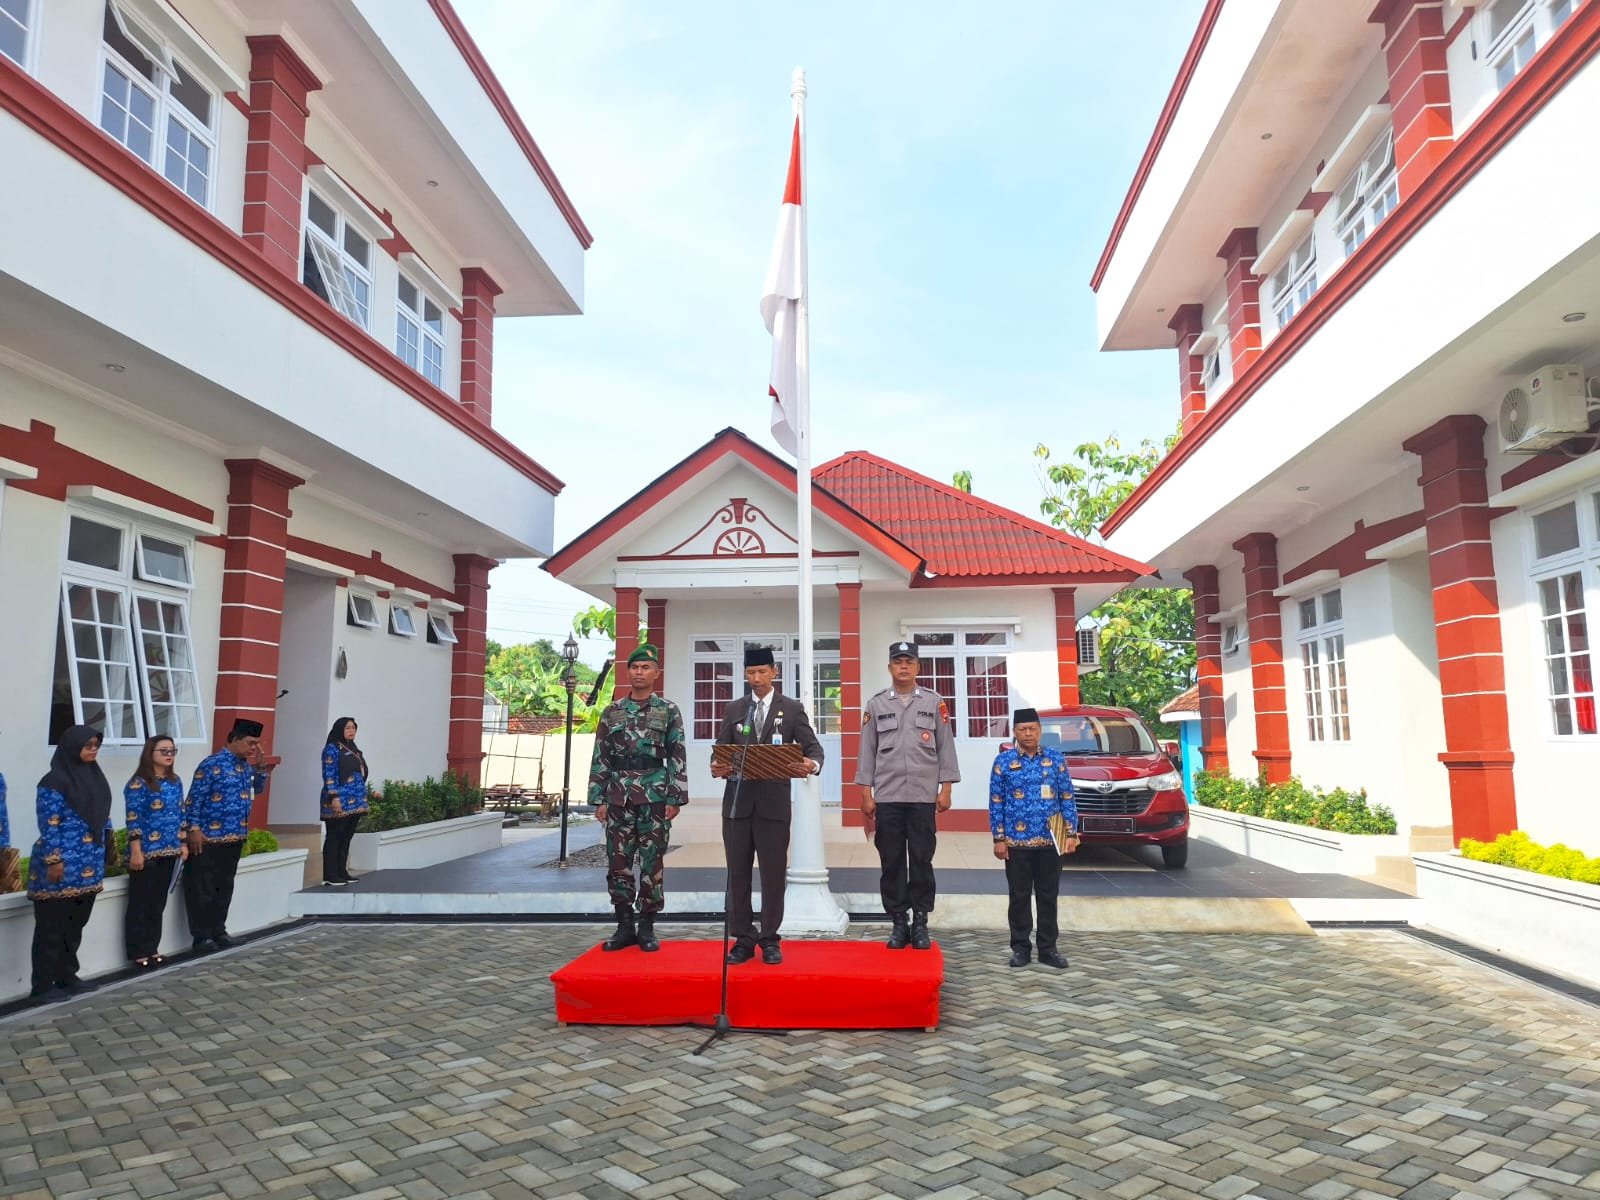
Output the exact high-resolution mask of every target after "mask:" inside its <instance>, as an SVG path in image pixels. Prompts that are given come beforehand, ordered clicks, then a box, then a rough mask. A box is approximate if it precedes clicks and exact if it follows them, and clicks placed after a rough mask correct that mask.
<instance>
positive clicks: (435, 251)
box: [0, 0, 590, 847]
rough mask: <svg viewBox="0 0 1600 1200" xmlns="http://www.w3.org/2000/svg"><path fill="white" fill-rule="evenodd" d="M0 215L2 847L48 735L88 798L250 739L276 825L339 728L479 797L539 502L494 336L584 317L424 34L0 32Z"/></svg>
mask: <svg viewBox="0 0 1600 1200" xmlns="http://www.w3.org/2000/svg"><path fill="white" fill-rule="evenodd" d="M0 180H3V182H0V229H4V230H5V231H6V233H5V236H4V237H0V504H3V507H0V611H3V612H4V614H5V618H6V627H7V630H8V634H7V636H5V637H4V638H0V679H3V680H4V681H5V687H4V690H3V692H0V770H3V771H4V773H5V774H6V776H7V777H8V779H9V781H10V783H11V788H12V801H11V819H12V824H13V830H14V834H13V836H14V839H15V840H16V841H17V842H19V843H20V844H22V845H23V846H24V847H25V846H26V845H27V844H28V843H29V842H30V841H31V840H32V837H33V821H34V818H33V805H32V801H31V786H30V785H31V784H32V781H33V780H35V779H37V778H38V777H39V776H40V775H41V774H42V773H43V772H44V770H45V767H46V765H47V764H48V762H49V759H50V754H51V744H52V739H53V735H54V733H55V732H56V731H58V730H59V729H60V728H62V727H64V726H65V725H68V724H71V723H73V722H75V721H82V722H87V723H89V724H93V725H96V726H98V727H100V728H102V729H103V730H104V732H105V738H106V744H105V752H104V753H103V754H102V756H101V761H102V763H103V764H104V766H105V768H106V771H107V774H108V775H109V776H110V777H111V778H112V779H113V780H114V781H115V783H116V784H117V785H118V790H119V791H120V784H121V781H122V780H123V779H124V778H126V777H127V775H128V773H129V771H130V769H131V768H132V766H133V764H134V762H135V759H136V756H137V753H138V751H139V748H140V745H141V743H142V741H143V739H144V738H145V736H146V735H147V734H149V733H152V732H162V733H171V734H172V735H174V736H175V737H176V738H177V739H178V741H179V743H180V760H179V761H180V766H181V765H182V764H184V763H187V764H188V765H189V766H190V767H192V766H193V765H194V763H195V762H197V761H198V760H199V758H200V757H202V756H203V755H205V754H207V753H209V752H210V750H211V749H212V748H213V747H214V746H216V745H218V744H219V743H220V741H221V739H222V737H223V735H224V734H225V733H226V731H227V729H228V728H229V726H230V725H231V723H232V721H233V719H234V717H235V716H237V715H250V716H254V717H258V718H261V719H263V720H265V721H266V722H267V724H268V726H269V729H268V735H267V736H268V745H269V747H270V748H271V751H272V752H273V753H274V754H275V755H277V756H279V757H280V758H281V759H282V764H283V765H282V767H281V769H280V770H279V772H278V774H277V776H276V782H275V783H274V784H273V786H272V788H271V789H270V797H269V800H268V803H269V804H270V808H269V807H268V803H264V804H263V805H262V806H261V808H260V810H259V811H258V812H257V814H256V818H257V820H258V822H260V823H265V822H266V821H267V820H268V819H270V821H271V823H272V824H273V825H274V826H275V827H278V828H293V827H296V826H300V827H305V826H315V823H316V820H317V795H318V775H317V756H318V751H319V749H320V747H321V744H322V742H323V740H324V738H325V736H326V734H327V731H328V728H329V726H330V725H331V724H332V721H333V719H334V718H335V717H338V716H342V715H353V716H355V717H356V718H357V719H358V720H359V722H360V724H361V742H362V744H363V747H364V748H365V750H366V751H367V753H368V756H369V759H370V761H371V762H372V764H373V767H374V770H375V771H376V772H377V773H380V774H382V775H386V776H390V777H393V778H420V777H422V776H424V775H429V774H431V775H436V776H437V775H439V774H440V773H441V772H442V771H443V770H444V769H445V768H446V766H447V765H449V766H453V767H455V768H456V769H458V770H462V771H467V772H469V773H470V772H474V771H476V769H477V763H478V759H479V756H480V753H481V750H480V740H481V739H480V726H481V721H482V718H483V683H482V675H483V645H484V604H485V594H486V589H487V575H488V572H489V570H490V568H491V567H493V566H494V564H495V562H496V561H497V560H499V559H503V558H508V557H518V556H533V555H541V554H545V553H548V551H549V549H550V544H551V541H552V504H553V500H554V497H555V495H556V493H557V492H558V491H559V490H560V487H561V485H560V482H559V481H558V480H557V479H556V478H555V477H554V476H553V475H552V474H551V473H550V472H549V471H547V470H546V469H545V468H544V467H542V466H540V465H539V463H537V462H535V461H534V459H533V458H531V457H530V456H529V455H528V454H527V453H526V452H525V451H523V450H522V449H521V448H519V447H517V446H515V445H512V444H511V443H510V442H508V441H507V440H506V439H505V437H504V436H502V435H501V434H500V433H498V432H496V430H495V428H494V426H493V424H492V423H491V419H490V418H491V407H492V404H491V395H492V388H491V383H492V347H493V337H494V321H495V318H496V317H497V316H498V317H507V316H528V315H536V314H544V313H575V312H577V311H579V309H580V307H581V305H582V301H583V252H584V248H585V247H586V246H587V245H588V243H589V240H590V239H589V235H588V233H587V231H586V230H585V229H584V226H583V223H582V222H581V220H580V219H579V218H578V216H577V214H576V212H575V211H574V210H573V208H572V205H571V203H570V202H569V201H568V199H567V197H566V196H565V194H564V193H563V192H562V189H561V186H560V184H559V182H558V181H557V180H556V178H555V176H554V175H553V173H552V172H551V170H550V167H549V165H548V164H547V163H546V162H545V160H544V158H543V156H542V155H541V154H540V152H539V150H538V147H537V146H536V145H535V144H534V142H533V139H532V138H531V137H530V136H529V134H528V131H527V129H526V128H525V127H524V126H523V124H522V122H521V121H520V120H519V118H518V117H517V114H516V113H515V111H514V110H513V109H512V107H511V105H510V103H509V102H508V100H507V99H506V95H505V92H504V91H503V89H502V88H501V87H500V85H499V83H498V82H497V81H496V80H495V78H494V76H493V74H492V73H491V72H490V71H489V69H488V67H487V65H486V64H485V62H484V59H483V57H482V55H481V54H480V53H479V51H478V49H477V47H476V46H474V45H473V43H472V39H471V38H470V37H469V36H468V35H467V32H466V30H465V28H464V27H463V25H462V23H461V21H460V20H459V18H457V16H456V15H455V13H454V12H453V10H452V9H451V6H450V4H449V3H448V0H431V2H429V3H423V2H421V0H408V2H404V3H401V2H396V0H3V3H0ZM284 691H286V692H287V695H286V696H284V697H283V699H282V701H281V702H279V701H278V696H279V693H280V692H284ZM119 801H120V797H119ZM119 810H120V802H119ZM119 815H120V812H119Z"/></svg>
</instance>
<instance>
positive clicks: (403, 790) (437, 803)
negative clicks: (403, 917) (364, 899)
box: [350, 771, 504, 871]
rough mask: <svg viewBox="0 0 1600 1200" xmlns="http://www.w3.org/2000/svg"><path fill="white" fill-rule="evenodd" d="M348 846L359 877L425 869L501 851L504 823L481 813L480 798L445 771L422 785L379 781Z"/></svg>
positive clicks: (468, 783)
mask: <svg viewBox="0 0 1600 1200" xmlns="http://www.w3.org/2000/svg"><path fill="white" fill-rule="evenodd" d="M368 805H369V807H368V810H367V814H366V816H364V817H362V819H361V824H360V825H359V826H357V830H356V835H355V837H354V838H353V839H352V840H351V842H350V866H351V867H352V868H353V869H355V870H358V871H376V870H386V869H394V868H401V869H405V868H416V867H428V866H432V865H433V864H434V863H441V862H448V861H449V860H450V859H453V858H462V857H464V856H466V855H468V854H480V853H482V852H483V851H485V850H493V849H495V848H496V847H498V846H499V845H500V832H501V829H502V828H503V826H504V818H503V817H502V816H501V815H500V814H499V813H498V812H487V813H486V812H484V811H483V792H482V790H481V789H479V788H478V787H477V786H476V785H474V784H473V783H472V782H471V781H469V780H467V779H465V778H462V777H460V776H457V775H456V774H455V773H454V772H451V771H446V772H445V773H444V777H443V778H442V779H434V778H433V777H432V776H429V777H428V778H427V779H424V780H423V781H422V782H421V783H410V782H406V781H403V780H401V781H396V780H384V783H383V786H382V787H381V788H380V789H379V790H378V795H376V796H374V797H372V798H371V799H369V801H368Z"/></svg>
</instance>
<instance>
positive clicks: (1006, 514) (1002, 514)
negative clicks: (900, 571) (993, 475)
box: [814, 450, 1150, 587]
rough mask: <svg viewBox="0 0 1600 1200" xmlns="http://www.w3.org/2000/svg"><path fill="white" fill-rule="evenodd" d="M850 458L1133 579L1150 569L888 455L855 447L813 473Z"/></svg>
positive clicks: (1038, 579)
mask: <svg viewBox="0 0 1600 1200" xmlns="http://www.w3.org/2000/svg"><path fill="white" fill-rule="evenodd" d="M849 462H868V463H871V464H872V465H873V466H875V467H877V468H879V469H880V470H883V471H888V472H891V473H893V474H896V475H899V476H900V477H901V478H903V479H910V480H912V481H913V482H915V483H917V484H920V485H921V486H923V487H926V488H931V489H933V490H934V491H937V492H940V493H942V494H944V495H946V496H948V497H951V498H953V499H955V500H957V501H959V502H960V503H962V504H965V505H970V506H971V507H973V508H978V509H982V510H983V511H984V512H985V513H987V514H988V515H989V516H992V517H996V518H998V519H1000V520H1002V521H1009V522H1010V523H1011V524H1013V525H1017V526H1019V527H1021V528H1023V529H1027V530H1029V531H1030V532H1032V533H1037V534H1041V535H1042V536H1044V537H1047V538H1049V539H1050V540H1051V541H1053V542H1056V543H1058V544H1060V545H1062V546H1065V547H1067V548H1068V549H1070V550H1074V551H1076V552H1078V553H1080V554H1089V555H1094V556H1097V557H1100V558H1103V559H1105V560H1106V561H1107V562H1108V563H1112V564H1115V566H1117V567H1118V568H1121V569H1122V570H1124V571H1129V572H1131V574H1130V575H1129V576H1128V577H1129V578H1130V579H1137V578H1138V577H1139V576H1141V575H1147V574H1149V570H1150V569H1149V567H1148V566H1147V565H1146V564H1144V563H1142V562H1137V561H1135V560H1134V559H1131V558H1129V557H1128V556H1127V555H1125V554H1118V553H1116V552H1115V551H1114V550H1107V549H1106V548H1105V547H1104V546H1096V545H1093V544H1092V543H1089V542H1085V541H1084V540H1083V539H1082V538H1076V537H1073V536H1072V535H1071V534H1070V533H1067V532H1065V531H1063V530H1060V529H1057V528H1056V527H1055V526H1054V525H1046V524H1045V523H1044V522H1043V521H1036V520H1034V519H1033V518H1032V517H1025V516H1023V515H1022V514H1021V513H1018V512H1013V511H1011V509H1009V508H1002V507H1001V506H1000V505H998V504H995V503H993V502H992V501H989V500H985V499H983V498H982V497H981V496H974V495H973V494H972V493H971V492H963V491H961V490H960V489H959V488H954V487H951V486H950V485H949V484H948V483H940V482H939V481H938V480H937V479H930V478H929V477H928V476H926V475H923V474H920V473H919V472H916V471H913V470H911V469H910V468H909V467H902V466H901V465H900V464H899V463H892V462H890V461H889V460H888V459H886V458H880V457H878V456H877V455H876V454H869V453H868V452H867V451H865V450H852V451H850V452H848V453H846V454H841V455H839V457H838V458H835V459H831V460H829V461H828V462H825V463H823V464H822V465H821V466H820V467H818V468H817V469H816V471H815V473H814V474H815V476H816V477H817V478H819V479H820V478H821V477H822V476H824V475H825V474H826V473H827V472H829V471H831V470H833V469H834V468H836V467H843V466H844V465H845V464H846V463H849ZM1115 573H1116V572H1106V574H1107V575H1112V574H1115ZM936 578H942V577H936ZM962 578H965V579H992V578H1000V577H997V576H962ZM1004 578H1008V579H1009V578H1013V577H1012V576H1005V577H1004ZM1021 578H1025V579H1027V580H1030V581H1032V582H1035V583H1042V582H1045V581H1046V577H1045V576H1043V575H1031V576H1023V577H1021ZM929 582H930V581H927V580H924V581H921V582H919V583H918V585H917V586H919V587H923V586H927V585H928V583H929ZM1060 582H1062V583H1065V584H1073V583H1079V584H1081V583H1085V582H1093V580H1085V578H1084V577H1083V575H1082V574H1081V573H1078V574H1072V575H1069V576H1064V577H1062V579H1061V580H1060ZM942 586H945V587H949V586H953V585H951V584H944V585H942Z"/></svg>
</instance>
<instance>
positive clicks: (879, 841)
mask: <svg viewBox="0 0 1600 1200" xmlns="http://www.w3.org/2000/svg"><path fill="white" fill-rule="evenodd" d="M877 814H878V832H877V834H876V835H874V837H873V839H872V844H873V845H874V846H876V847H877V848H878V863H879V864H880V865H881V866H882V867H883V874H882V875H881V876H880V877H879V881H878V890H879V891H880V892H881V893H882V894H883V911H884V912H886V913H888V914H889V915H890V916H891V917H896V916H900V915H902V914H904V913H905V911H906V909H908V908H910V909H914V910H915V911H917V912H924V913H925V912H932V911H933V896H934V886H933V852H934V849H935V848H936V847H937V845H938V841H939V839H938V829H937V826H936V825H935V824H934V805H933V804H931V803H930V804H880V805H878V810H877Z"/></svg>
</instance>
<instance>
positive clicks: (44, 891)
mask: <svg viewBox="0 0 1600 1200" xmlns="http://www.w3.org/2000/svg"><path fill="white" fill-rule="evenodd" d="M37 803H38V811H39V840H38V841H36V842H34V844H33V852H32V854H30V855H29V856H28V895H29V896H30V897H32V898H33V899H35V900H58V899H65V898H66V897H69V896H87V895H89V894H90V893H91V892H98V891H99V890H100V888H101V886H102V885H103V884H104V883H105V878H106V839H107V838H109V837H110V836H111V822H110V821H107V822H106V825H105V828H104V829H90V828H89V825H88V822H86V821H85V820H84V819H83V818H82V817H80V816H79V815H78V814H77V812H76V811H75V810H74V809H73V807H72V806H71V805H70V804H68V803H67V798H66V797H65V796H63V795H62V794H61V793H60V792H58V791H56V790H55V788H48V787H40V788H39V793H38V798H37ZM52 863H60V864H61V868H62V873H61V881H60V882H59V883H51V882H50V877H49V875H48V873H47V872H48V871H49V868H50V865H51V864H52Z"/></svg>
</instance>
